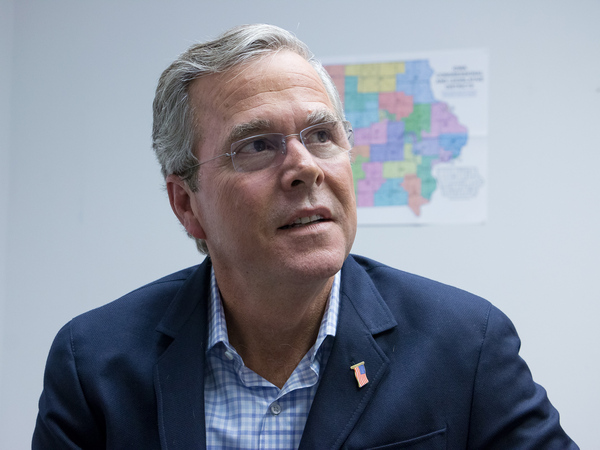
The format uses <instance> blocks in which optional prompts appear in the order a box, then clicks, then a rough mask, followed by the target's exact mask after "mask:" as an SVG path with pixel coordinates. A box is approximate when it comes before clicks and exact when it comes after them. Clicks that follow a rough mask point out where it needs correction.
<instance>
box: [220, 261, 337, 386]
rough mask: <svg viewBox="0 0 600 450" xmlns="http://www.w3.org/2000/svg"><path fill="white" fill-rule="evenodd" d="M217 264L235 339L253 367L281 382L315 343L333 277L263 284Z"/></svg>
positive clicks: (230, 337) (235, 343) (278, 382)
mask: <svg viewBox="0 0 600 450" xmlns="http://www.w3.org/2000/svg"><path fill="white" fill-rule="evenodd" d="M227 275H228V274H227V273H225V274H223V273H221V272H220V271H218V269H217V267H215V276H216V278H217V282H218V285H219V290H220V292H221V297H222V299H223V306H224V309H225V320H226V322H227V330H228V335H229V342H230V343H231V345H232V346H233V347H234V348H235V349H236V351H237V352H238V353H239V354H240V356H241V357H242V359H243V360H244V363H245V364H246V366H247V367H248V368H250V369H251V370H253V371H254V372H256V373H257V374H258V375H260V376H262V377H263V378H265V379H266V380H267V381H270V382H271V383H273V384H274V385H275V386H277V387H279V388H281V387H283V385H284V384H285V382H286V381H287V379H288V378H289V377H290V375H291V374H292V372H293V371H294V369H295V368H296V366H297V365H298V363H299V362H300V360H301V359H302V358H303V357H304V355H306V353H307V352H308V350H309V349H310V348H311V347H312V346H313V345H314V343H315V341H316V339H317V335H318V333H319V327H320V324H321V320H322V318H323V314H324V311H325V306H326V304H327V300H328V298H329V293H330V291H331V286H332V284H333V277H328V278H325V279H322V280H316V281H312V282H311V283H306V282H302V283H278V284H276V285H269V286H266V287H265V288H263V289H260V288H259V286H257V285H256V283H253V282H246V281H243V282H241V283H240V282H236V280H234V279H233V278H232V277H231V276H227Z"/></svg>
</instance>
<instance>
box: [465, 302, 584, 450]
mask: <svg viewBox="0 0 600 450" xmlns="http://www.w3.org/2000/svg"><path fill="white" fill-rule="evenodd" d="M483 336H484V337H483V341H482V344H481V350H480V356H479V363H478V366H477V374H476V379H475V385H474V392H473V402H472V412H471V423H470V433H469V445H468V447H469V448H473V449H484V448H485V449H495V448H497V449H507V448H518V449H541V448H543V449H546V450H548V449H557V450H558V449H560V450H564V449H577V448H579V447H578V446H577V445H576V444H575V443H574V442H573V441H571V439H569V437H568V436H567V435H566V433H565V432H564V431H563V429H562V428H561V426H560V423H559V415H558V411H557V410H556V409H555V408H554V407H553V406H552V405H551V403H550V401H549V400H548V397H547V396H546V391H545V390H544V388H542V387H541V386H539V385H538V384H536V383H534V381H533V378H532V376H531V372H530V371H529V368H528V367H527V364H526V363H525V361H523V359H521V357H520V356H519V349H520V346H521V342H520V340H519V337H518V335H517V332H516V330H515V328H514V326H513V324H512V323H511V321H510V320H509V319H508V318H507V317H506V316H505V315H504V314H503V313H502V312H500V311H499V310H498V309H497V308H495V307H493V306H492V307H491V309H490V311H489V316H488V321H487V327H486V329H485V333H484V335H483Z"/></svg>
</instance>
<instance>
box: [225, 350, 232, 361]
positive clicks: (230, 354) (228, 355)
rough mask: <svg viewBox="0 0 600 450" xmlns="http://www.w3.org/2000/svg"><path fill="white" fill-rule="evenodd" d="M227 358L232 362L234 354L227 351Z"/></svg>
mask: <svg viewBox="0 0 600 450" xmlns="http://www.w3.org/2000/svg"><path fill="white" fill-rule="evenodd" d="M225 357H226V358H227V359H228V360H229V361H231V360H232V359H233V353H231V352H230V351H229V350H227V351H226V352H225Z"/></svg>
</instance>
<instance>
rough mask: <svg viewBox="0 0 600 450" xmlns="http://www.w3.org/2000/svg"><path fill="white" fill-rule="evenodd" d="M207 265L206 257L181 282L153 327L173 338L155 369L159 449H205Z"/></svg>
mask: <svg viewBox="0 0 600 450" xmlns="http://www.w3.org/2000/svg"><path fill="white" fill-rule="evenodd" d="M210 267H211V265H210V259H209V258H206V259H205V260H204V262H203V263H202V264H201V265H200V266H199V267H198V268H197V269H196V270H195V272H194V273H193V274H192V275H191V276H190V278H188V279H187V280H186V281H185V282H184V284H183V286H182V287H181V289H180V290H179V292H178V293H177V295H176V296H175V297H174V299H173V301H172V302H171V304H170V305H169V308H168V309H167V311H166V313H165V315H164V316H163V319H162V321H161V322H160V324H159V325H158V327H157V328H156V329H157V331H159V332H161V333H163V334H165V335H166V336H168V338H171V339H172V342H171V344H170V345H169V346H168V348H167V349H166V350H165V352H164V353H163V354H162V355H161V356H160V358H159V360H158V363H157V364H156V366H155V368H154V387H155V390H156V400H157V406H158V426H159V434H160V440H161V447H162V448H163V449H179V448H181V449H188V448H196V449H204V448H205V445H206V433H205V422H204V362H205V361H204V360H205V358H204V354H205V345H206V339H207V336H206V323H207V317H206V316H207V304H208V303H207V298H208V295H209V289H210ZM168 338H167V339H168Z"/></svg>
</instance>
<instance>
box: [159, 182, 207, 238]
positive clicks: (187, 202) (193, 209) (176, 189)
mask: <svg viewBox="0 0 600 450" xmlns="http://www.w3.org/2000/svg"><path fill="white" fill-rule="evenodd" d="M166 181H167V192H168V194H169V202H170V203H171V209H173V212H174V213H175V215H176V216H177V218H178V219H179V222H181V225H183V227H184V228H185V229H186V231H187V232H188V233H189V234H190V235H192V236H193V237H195V238H196V239H206V234H205V233H204V229H203V228H202V224H201V223H200V217H199V214H198V208H197V205H196V203H195V201H196V197H195V195H194V193H193V192H192V191H191V189H190V188H189V186H188V185H187V183H186V182H185V181H183V180H182V179H181V177H179V176H177V175H173V174H171V175H168V176H167V180H166Z"/></svg>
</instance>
